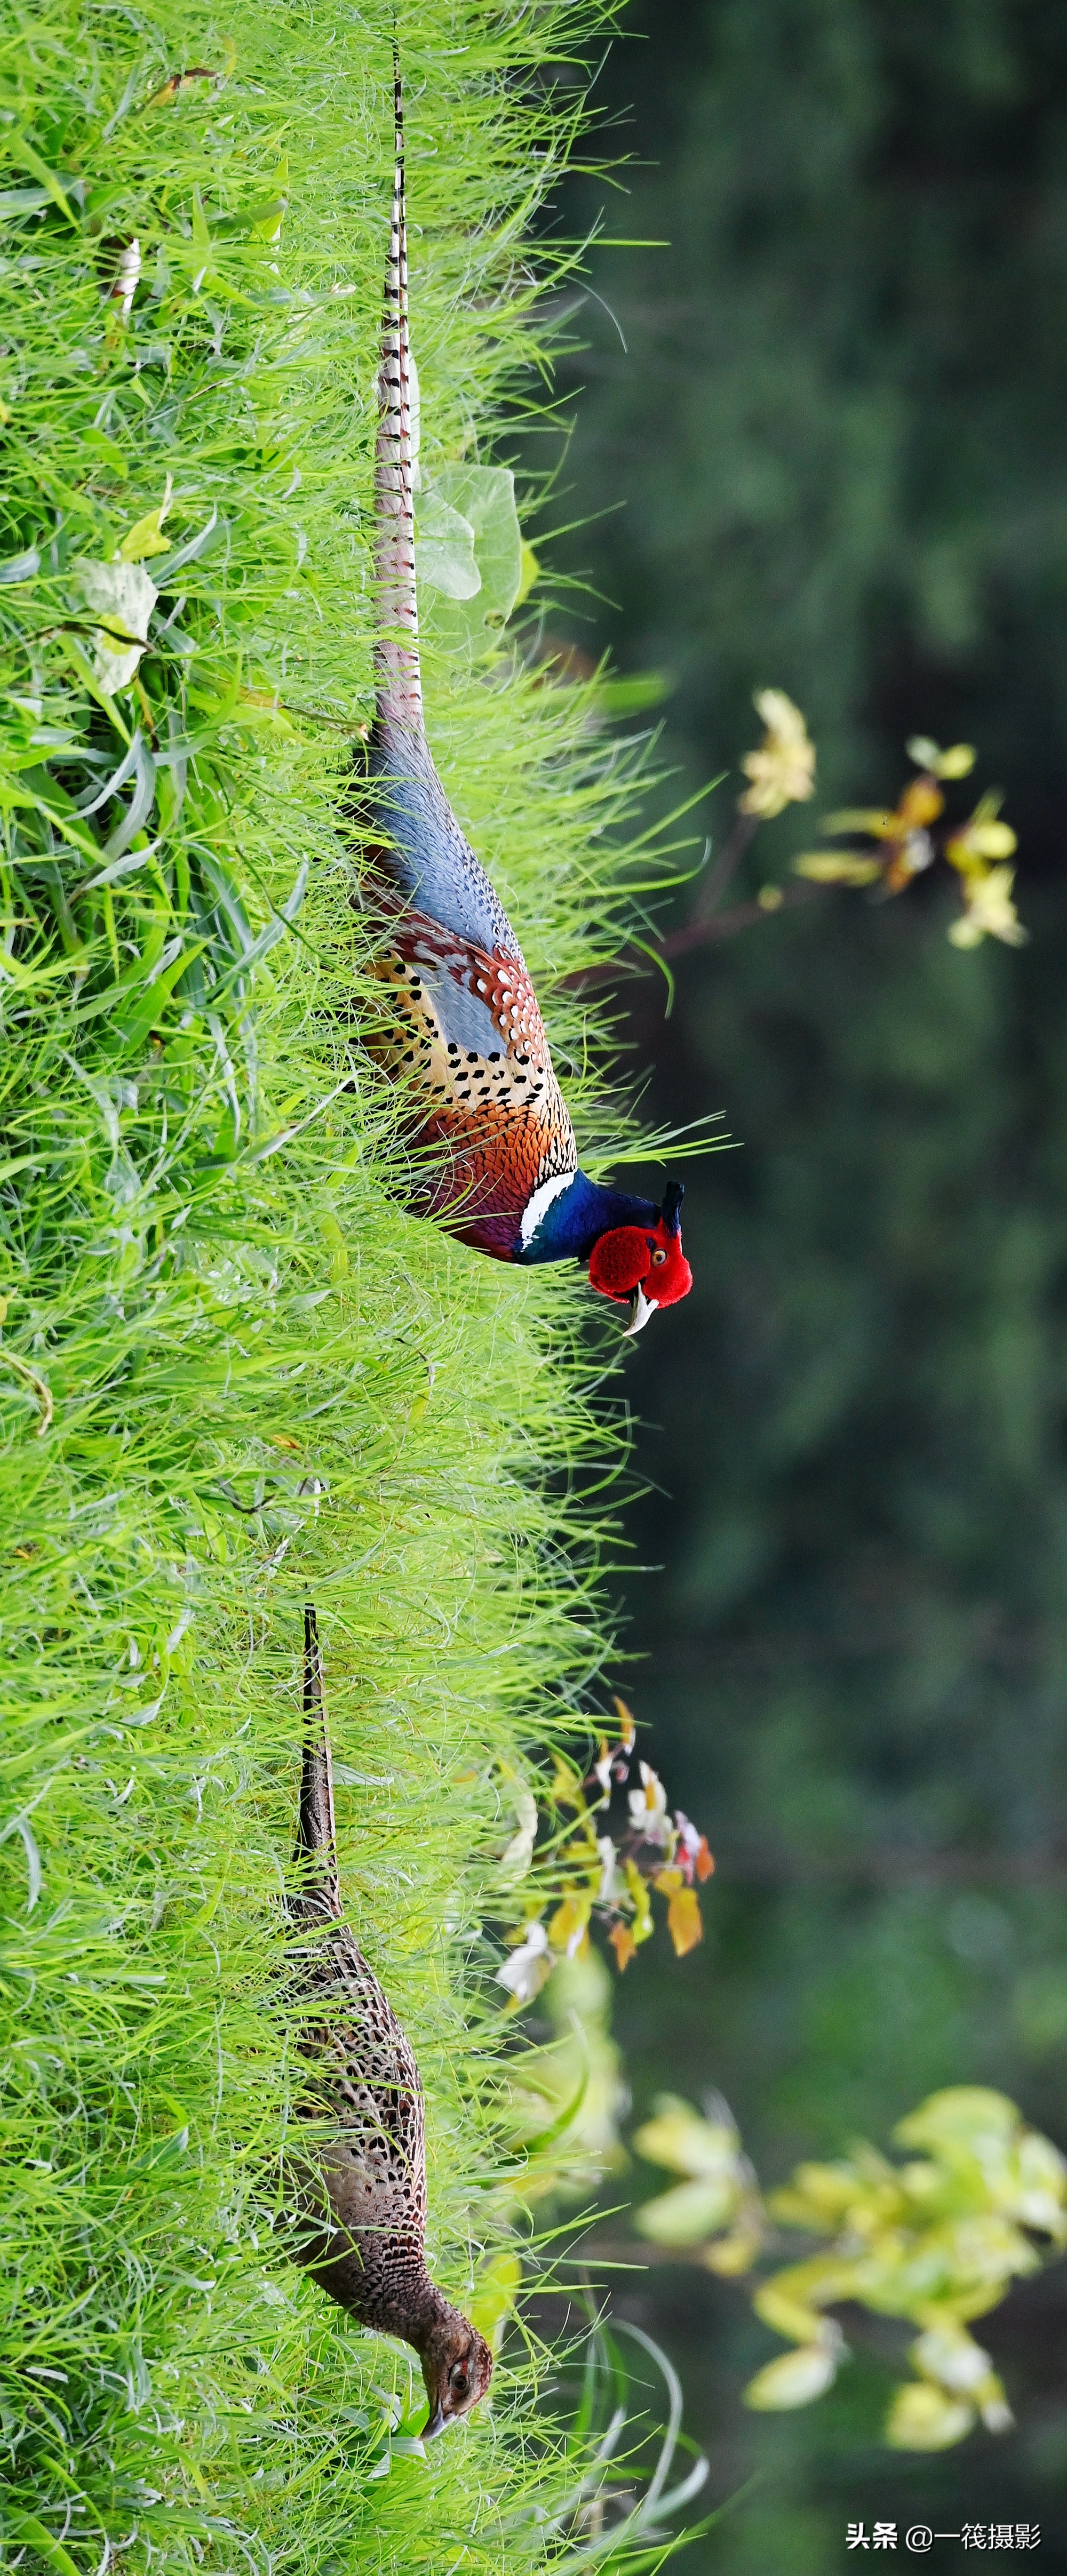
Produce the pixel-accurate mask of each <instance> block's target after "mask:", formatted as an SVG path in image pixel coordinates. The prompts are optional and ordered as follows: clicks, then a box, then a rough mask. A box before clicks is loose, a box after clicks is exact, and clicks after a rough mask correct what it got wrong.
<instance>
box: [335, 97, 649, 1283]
mask: <svg viewBox="0 0 1067 2576" xmlns="http://www.w3.org/2000/svg"><path fill="white" fill-rule="evenodd" d="M395 113H396V167H395V175H394V182H393V206H392V229H391V237H390V246H389V262H388V267H387V270H386V283H385V318H384V324H383V333H382V355H381V374H380V379H379V384H380V401H381V418H380V423H379V430H378V449H377V473H376V482H375V531H376V535H375V575H376V585H377V593H378V616H379V627H380V632H379V635H378V640H377V645H376V651H375V677H376V684H377V696H376V712H375V720H374V724H373V727H372V730H371V736H370V741H369V744H368V750H367V774H366V777H365V779H364V780H363V781H362V783H361V787H360V790H359V792H358V796H357V799H356V806H357V810H358V811H359V815H360V819H361V822H362V824H363V827H364V831H365V833H366V835H367V839H368V842H369V848H368V865H367V875H366V879H365V883H364V900H365V901H366V903H367V904H368V906H369V908H370V910H371V912H372V914H374V915H376V916H377V919H378V921H379V922H380V924H381V927H382V931H383V934H384V936H383V939H382V944H381V948H380V951H379V956H378V972H379V974H380V976H381V977H382V979H383V981H384V983H385V985H386V988H387V993H386V997H385V1009H384V1011H383V1014H382V1021H383V1025H382V1028H381V1030H380V1031H379V1032H378V1033H377V1034H376V1036H375V1037H374V1039H373V1041H372V1042H373V1044H374V1046H375V1051H376V1052H377V1054H378V1055H379V1058H380V1060H381V1061H382V1062H383V1064H384V1065H385V1066H386V1067H387V1069H388V1070H389V1071H390V1072H391V1073H392V1074H393V1075H394V1076H395V1077H396V1078H398V1079H399V1080H402V1081H403V1083H404V1085H405V1089H406V1091H407V1093H408V1098H409V1101H410V1104H411V1108H412V1115H413V1141H414V1142H415V1143H416V1144H418V1145H426V1146H430V1147H432V1148H433V1149H434V1153H433V1157H432V1178H430V1179H429V1180H428V1181H426V1182H424V1183H421V1184H418V1185H417V1193H416V1195H415V1196H414V1197H413V1198H412V1200H411V1204H412V1205H413V1207H414V1208H415V1210H416V1211H417V1213H418V1214H420V1215H427V1216H428V1215H439V1216H442V1217H443V1218H444V1220H445V1222H446V1224H447V1225H448V1226H449V1228H450V1231H451V1232H453V1233H454V1234H458V1235H460V1236H461V1237H462V1240H463V1241H464V1242H465V1243H469V1244H473V1245H474V1247H475V1249H476V1250H477V1251H479V1252H487V1253H490V1254H491V1255H492V1256H493V1257H494V1258H495V1259H496V1260H498V1261H517V1262H523V1263H529V1262H535V1261H536V1262H541V1261H565V1260H568V1259H570V1260H575V1259H577V1260H578V1261H581V1262H583V1263H588V1269H589V1278H590V1281H591V1283H592V1285H593V1287H594V1288H597V1289H599V1290H600V1291H601V1293H602V1294H603V1295H604V1296H607V1297H614V1298H616V1299H618V1300H619V1301H620V1302H625V1301H629V1303H630V1306H631V1313H632V1322H631V1326H630V1330H631V1331H632V1332H637V1331H639V1330H640V1328H641V1326H642V1325H643V1324H645V1323H646V1322H647V1321H648V1318H649V1316H650V1315H652V1314H654V1313H655V1312H656V1311H657V1309H658V1308H659V1307H660V1306H672V1305H674V1304H675V1302H676V1300H677V1299H678V1298H679V1297H684V1296H685V1295H686V1294H687V1293H688V1290H689V1289H690V1288H691V1286H692V1284H693V1283H692V1273H691V1271H690V1268H689V1264H688V1262H687V1260H686V1258H685V1255H684V1253H683V1251H682V1236H681V1226H680V1222H679V1208H680V1205H681V1198H682V1192H681V1190H680V1189H679V1188H678V1187H677V1186H675V1187H673V1188H671V1189H669V1190H667V1191H666V1193H665V1195H664V1200H663V1205H662V1207H657V1206H655V1205H654V1204H653V1202H652V1201H651V1200H650V1199H641V1198H633V1197H631V1196H629V1195H628V1194H627V1193H626V1192H625V1191H621V1190H609V1189H604V1188H602V1187H601V1186H600V1185H599V1183H597V1182H595V1181H590V1180H588V1179H587V1177H586V1175H585V1173H584V1172H581V1171H579V1169H578V1154H577V1148H576V1146H575V1141H574V1129H573V1127H572V1126H571V1122H570V1118H569V1115H568V1112H567V1108H566V1105H565V1102H564V1100H563V1097H562V1094H561V1092H560V1088H559V1084H558V1082H557V1080H556V1076H555V1072H554V1070H553V1066H552V1059H551V1056H550V1054H549V1049H548V1041H547V1038H546V1036H545V1032H544V1027H543V1024H542V1020H541V1014H540V1011H539V1009H538V1007H537V999H536V996H535V994H534V990H533V986H532V984H531V982H530V977H529V975H528V973H527V970H526V966H525V964H524V962H523V958H522V953H521V950H520V948H519V943H518V940H517V939H516V937H515V933H514V931H513V929H512V927H511V923H510V922H509V920H508V918H507V915H506V913H505V912H504V910H503V907H502V905H501V904H500V903H499V902H498V900H497V897H496V894H495V893H494V891H493V888H492V886H491V885H490V883H489V879H488V877H487V876H486V874H485V871H484V869H483V868H482V867H481V865H480V863H479V861H478V860H477V859H476V857H475V855H474V852H473V850H472V849H471V848H470V846H469V844H468V842H467V841H466V840H465V839H464V836H463V833H462V832H461V831H460V828H459V825H458V823H457V821H456V818H455V816H454V814H453V813H452V811H451V809H450V806H449V804H448V800H447V798H446V796H445V792H444V789H443V787H442V785H441V781H440V779H439V777H438V775H437V771H436V769H435V767H434V762H433V755H432V753H431V750H430V746H429V743H428V741H427V739H426V729H425V725H424V723H423V711H422V682H421V675H420V663H419V641H418V607H417V600H416V586H415V523H414V508H413V498H412V457H411V359H410V352H409V347H408V297H407V231H406V214H405V203H404V131H403V109H402V100H401V90H400V72H399V67H398V66H397V67H396V71H395ZM368 827H369V828H368Z"/></svg>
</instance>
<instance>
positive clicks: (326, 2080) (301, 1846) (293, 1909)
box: [289, 1602, 493, 2441]
mask: <svg viewBox="0 0 1067 2576" xmlns="http://www.w3.org/2000/svg"><path fill="white" fill-rule="evenodd" d="M295 1860H296V1863H297V1865H298V1870H299V1884H298V1886H297V1888H296V1891H295V1893H294V1894H293V1895H292V1896H291V1897H290V1900H289V1912H290V1919H291V1922H292V1925H293V1928H294V1930H295V1931H296V1933H297V1936H298V1937H297V1945H296V1948H295V1952H294V1960H293V1965H292V1968H291V1972H290V1989H289V1990H290V1994H291V1995H295V1996H296V1998H297V2000H298V2003H299V2006H300V2010H301V2015H302V2019H301V2029H300V2041H299V2045H300V2050H301V2054H302V2055H303V2056H304V2057H305V2058H306V2059H307V2061H308V2062H309V2064H310V2065H312V2066H313V2067H314V2069H315V2075H314V2080H313V2082H312V2083H311V2084H309V2085H308V2087H307V2089H306V2091H305V2094H304V2098H303V2101H302V2104H301V2109H302V2112H303V2113H304V2115H305V2116H306V2117H308V2118H309V2119H311V2120H314V2122H315V2145H314V2149H313V2151H311V2152H309V2153H308V2155H307V2157H306V2158H303V2157H298V2158H297V2160H296V2167H295V2168H294V2174H293V2177H292V2181H291V2193H290V2196H291V2199H295V2202H296V2208H295V2210H294V2212H293V2215H294V2218H295V2220H296V2224H295V2225H294V2229H293V2243H294V2251H295V2253H296V2255H297V2258H298V2260H299V2261H300V2262H301V2263H303V2264H305V2265H306V2267H307V2269H308V2271H310V2272H311V2273H313V2274H314V2277H315V2279H316V2280H317V2281H318V2282H320V2283H321V2285H322V2288H323V2289H324V2290H328V2291H329V2294H330V2297H331V2299H336V2300H337V2303H338V2305H339V2306H340V2307H342V2308H347V2309H348V2311H349V2314H350V2315H351V2316H354V2317H357V2318H358V2320H359V2323H360V2325H364V2326H371V2327H373V2328H374V2329H375V2331H376V2332H377V2333H379V2334H390V2335H400V2336H401V2337H402V2339H403V2341H404V2342H405V2343H410V2344H413V2345H414V2348H415V2350H416V2352H417V2353H418V2356H419V2359H420V2361H421V2363H422V2370H423V2377H424V2379H425V2381H426V2392H427V2395H428V2397H429V2401H430V2413H429V2417H428V2420H427V2422H426V2425H425V2427H424V2429H423V2436H422V2438H423V2440H424V2441H431V2440H432V2439H433V2437H434V2436H435V2435H436V2434H438V2433H441V2432H443V2431H444V2429H445V2427H446V2425H448V2424H452V2423H454V2422H455V2421H456V2419H457V2417H458V2416H460V2415H467V2414H469V2413H470V2410H471V2408H472V2406H476V2405H477V2404H478V2401H479V2399H480V2398H482V2397H484V2396H485V2392H486V2389H487V2388H488V2386H489V2381H490V2379H491V2377H492V2370H493V2356H492V2353H491V2352H490V2350H489V2346H488V2344H487V2343H486V2342H485V2341H484V2340H483V2338H482V2336H481V2335H480V2334H479V2333H478V2331H477V2329H476V2327H474V2326H472V2325H469V2324H468V2322H467V2319H466V2317H463V2316H461V2315H460V2313H459V2310H458V2308H454V2307H452V2306H451V2304H450V2302H449V2300H448V2299H446V2298H445V2296H444V2293H443V2291H441V2290H439V2289H438V2288H437V2285H436V2283H435V2282H434V2281H431V2279H430V2275H429V2273H428V2271H427V2269H426V2259H425V2250H424V2248H425V2236H426V2134H425V2120H424V2111H423V2098H422V2086H421V2084H420V2082H419V2070H418V2067H417V2066H416V2063H415V2058H414V2055H413V2052H412V2049H411V2045H410V2042H409V2041H408V2040H407V2039H406V2038H405V2036H404V2033H403V2031H402V2030H401V2028H400V2024H399V2022H398V2021H397V2018H396V2015H395V2013H394V2012H393V2010H392V2007H391V2005H390V2004H389V2003H388V2002H387V2000H386V1997H385V1995H384V1994H383V1993H382V1989H381V1987H380V1985H379V1983H378V1980H377V1977H376V1976H375V1974H374V1971H373V1969H372V1968H370V1967H368V1965H367V1961H366V1960H365V1958H364V1957H363V1953H362V1951H361V1950H360V1949H358V1948H357V1945H356V1942H355V1941H354V1939H353V1937H352V1934H351V1932H350V1931H349V1929H348V1926H347V1924H346V1922H345V1920H344V1916H343V1913H342V1909H341V1891H340V1884H339V1880H338V1872H337V1847H336V1839H335V1834H334V1818H333V1781H332V1776H331V1769H330V1750H329V1741H328V1737H327V1732H326V1718H325V1711H324V1707H323V1694H322V1657H321V1652H320V1647H319V1637H318V1626H317V1622H316V1618H315V1612H314V1610H313V1609H312V1606H311V1604H310V1602H309V1603H308V1605H307V1608H306V1610H305V1614H304V1763H303V1774H302V1778H301V1785H300V1825H299V1831H298V1834H297V1842H296V1853H295Z"/></svg>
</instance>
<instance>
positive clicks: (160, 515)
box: [119, 474, 174, 563]
mask: <svg viewBox="0 0 1067 2576" xmlns="http://www.w3.org/2000/svg"><path fill="white" fill-rule="evenodd" d="M173 489H174V482H173V477H172V476H171V475H169V474H168V476H167V482H166V489H165V491H164V494H163V498H162V500H161V501H160V502H159V503H158V505H157V507H156V508H155V509H154V510H149V511H147V512H146V514H145V516H144V518H143V519H138V520H137V521H136V523H135V525H134V526H133V527H132V528H129V529H128V530H127V533H126V535H125V536H124V538H123V540H122V544H121V545H120V547H119V560H120V562H121V563H143V562H144V559H145V556H146V555H169V553H170V550H171V548H170V538H169V537H164V536H161V534H160V530H161V528H162V525H163V521H164V519H165V518H166V515H167V512H168V510H169V508H170V503H171V494H172V492H173Z"/></svg>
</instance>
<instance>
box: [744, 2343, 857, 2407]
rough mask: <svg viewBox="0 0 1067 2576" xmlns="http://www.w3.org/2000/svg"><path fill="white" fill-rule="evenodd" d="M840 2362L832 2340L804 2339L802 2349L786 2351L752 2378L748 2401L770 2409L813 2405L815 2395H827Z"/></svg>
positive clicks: (745, 2395) (746, 2402)
mask: <svg viewBox="0 0 1067 2576" xmlns="http://www.w3.org/2000/svg"><path fill="white" fill-rule="evenodd" d="M837 2363H838V2352H837V2349H836V2348H835V2346H834V2345H832V2344H824V2343H805V2344H801V2347H800V2350H799V2352H783V2353H782V2354H780V2356H779V2358H778V2360H777V2361H769V2362H768V2363H767V2366H766V2368H765V2369H764V2370H757V2372H756V2376H755V2378H754V2379H750V2380H749V2383H748V2387H747V2388H746V2389H745V2392H744V2398H745V2404H746V2406H756V2407H759V2408H760V2409H761V2410H762V2409H767V2410H768V2412H769V2411H770V2410H771V2409H772V2408H774V2409H775V2410H777V2409H778V2408H779V2407H783V2408H784V2407H787V2406H810V2405H811V2402H812V2399H813V2398H814V2397H823V2396H825V2394H826V2391H827V2389H828V2388H830V2387H832V2385H833V2382H834V2380H835V2378H836V2376H837Z"/></svg>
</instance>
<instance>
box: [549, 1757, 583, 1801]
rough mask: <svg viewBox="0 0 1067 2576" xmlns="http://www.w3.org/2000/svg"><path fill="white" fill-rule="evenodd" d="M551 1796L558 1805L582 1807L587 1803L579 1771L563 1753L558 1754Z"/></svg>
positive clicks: (550, 1791)
mask: <svg viewBox="0 0 1067 2576" xmlns="http://www.w3.org/2000/svg"><path fill="white" fill-rule="evenodd" d="M549 1796H550V1797H551V1798H552V1800H553V1802H554V1804H555V1805H556V1806H557V1807H581V1806H583V1805H584V1803H585V1802H584V1799H583V1797H582V1784H581V1781H580V1779H579V1777H578V1773H577V1771H576V1770H575V1769H574V1767H573V1764H571V1763H570V1762H567V1761H565V1760H564V1757H563V1755H562V1753H557V1755H556V1767H555V1770H554V1772H553V1774H552V1785H551V1788H550V1790H549Z"/></svg>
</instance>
